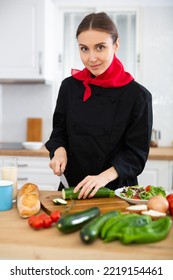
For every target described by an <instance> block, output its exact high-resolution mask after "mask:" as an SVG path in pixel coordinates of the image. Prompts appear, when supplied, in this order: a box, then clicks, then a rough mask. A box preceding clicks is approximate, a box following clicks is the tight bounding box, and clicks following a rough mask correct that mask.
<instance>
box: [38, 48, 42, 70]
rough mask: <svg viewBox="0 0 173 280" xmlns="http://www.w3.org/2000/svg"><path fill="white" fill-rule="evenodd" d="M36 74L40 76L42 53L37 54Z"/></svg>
mask: <svg viewBox="0 0 173 280" xmlns="http://www.w3.org/2000/svg"><path fill="white" fill-rule="evenodd" d="M38 73H39V74H40V75H41V74H42V52H38Z"/></svg>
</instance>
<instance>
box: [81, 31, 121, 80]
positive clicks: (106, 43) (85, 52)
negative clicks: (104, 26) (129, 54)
mask: <svg viewBox="0 0 173 280" xmlns="http://www.w3.org/2000/svg"><path fill="white" fill-rule="evenodd" d="M77 40H78V44H79V50H80V57H81V60H82V62H83V64H84V66H85V67H86V68H87V69H88V70H89V71H90V72H91V73H92V74H93V75H94V76H98V75H100V74H102V73H103V72H104V71H105V70H106V69H107V68H108V67H109V65H110V64H111V62H112V60H113V56H114V54H115V52H116V51H117V50H118V46H119V41H118V40H117V41H116V43H114V44H113V41H112V37H111V35H110V34H108V33H106V32H103V31H97V30H93V29H90V30H87V31H83V32H81V33H80V34H79V36H78V38H77Z"/></svg>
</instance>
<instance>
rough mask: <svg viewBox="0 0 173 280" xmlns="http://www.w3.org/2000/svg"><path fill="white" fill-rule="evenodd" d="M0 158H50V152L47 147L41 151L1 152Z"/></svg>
mask: <svg viewBox="0 0 173 280" xmlns="http://www.w3.org/2000/svg"><path fill="white" fill-rule="evenodd" d="M0 156H25V157H30V156H31V157H48V156H49V152H48V150H47V149H46V148H45V147H43V148H41V149H39V150H26V149H23V150H0Z"/></svg>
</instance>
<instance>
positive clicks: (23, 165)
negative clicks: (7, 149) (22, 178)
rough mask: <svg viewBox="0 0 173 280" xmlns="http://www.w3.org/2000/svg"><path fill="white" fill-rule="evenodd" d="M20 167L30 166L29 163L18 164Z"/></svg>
mask: <svg viewBox="0 0 173 280" xmlns="http://www.w3.org/2000/svg"><path fill="white" fill-rule="evenodd" d="M18 167H28V164H27V163H23V164H18Z"/></svg>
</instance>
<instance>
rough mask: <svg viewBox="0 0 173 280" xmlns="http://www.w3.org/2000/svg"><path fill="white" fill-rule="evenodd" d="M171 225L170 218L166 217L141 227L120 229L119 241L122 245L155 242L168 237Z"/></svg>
mask: <svg viewBox="0 0 173 280" xmlns="http://www.w3.org/2000/svg"><path fill="white" fill-rule="evenodd" d="M171 224H172V220H171V218H170V217H168V216H166V217H163V218H160V219H158V220H155V221H151V222H150V223H148V224H146V225H144V226H141V227H135V226H126V227H124V228H122V231H121V232H122V235H121V236H120V241H121V242H122V243H123V244H130V243H150V242H157V241H160V240H163V239H164V238H165V237H166V236H167V235H168V233H169V230H170V228H171Z"/></svg>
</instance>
